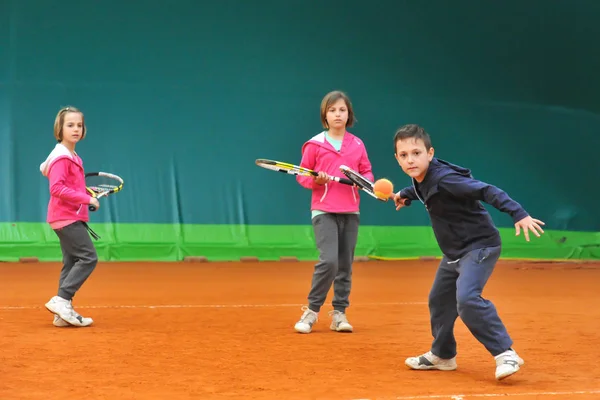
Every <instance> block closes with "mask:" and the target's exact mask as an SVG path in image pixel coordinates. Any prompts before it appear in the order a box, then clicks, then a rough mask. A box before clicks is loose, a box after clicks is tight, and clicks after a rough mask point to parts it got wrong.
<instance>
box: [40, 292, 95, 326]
mask: <svg viewBox="0 0 600 400" xmlns="http://www.w3.org/2000/svg"><path fill="white" fill-rule="evenodd" d="M46 308H47V309H48V311H50V312H51V313H53V314H56V315H58V316H59V317H60V318H61V319H62V320H64V321H65V322H67V323H69V324H71V325H73V326H90V325H91V324H92V323H93V322H94V321H93V320H92V319H91V318H83V317H82V316H81V315H79V314H78V313H77V312H75V310H73V306H72V305H71V302H70V301H69V300H66V299H63V298H62V297H59V296H54V297H52V298H51V299H50V301H49V302H47V303H46Z"/></svg>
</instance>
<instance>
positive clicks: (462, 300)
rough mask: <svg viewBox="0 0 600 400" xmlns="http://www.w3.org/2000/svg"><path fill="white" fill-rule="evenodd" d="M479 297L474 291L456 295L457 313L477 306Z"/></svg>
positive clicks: (461, 313) (462, 312)
mask: <svg viewBox="0 0 600 400" xmlns="http://www.w3.org/2000/svg"><path fill="white" fill-rule="evenodd" d="M480 301H481V299H480V297H479V295H477V294H476V293H461V294H459V295H458V296H457V297H456V310H457V311H458V314H459V315H461V316H462V315H463V314H464V313H465V312H469V311H470V310H474V309H476V308H478V307H479V303H480Z"/></svg>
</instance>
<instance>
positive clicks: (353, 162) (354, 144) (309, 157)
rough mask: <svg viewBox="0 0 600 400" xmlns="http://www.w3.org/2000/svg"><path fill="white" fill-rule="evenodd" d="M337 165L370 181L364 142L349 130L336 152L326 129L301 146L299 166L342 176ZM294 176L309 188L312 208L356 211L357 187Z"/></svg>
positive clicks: (358, 203) (357, 206) (336, 211)
mask: <svg viewBox="0 0 600 400" xmlns="http://www.w3.org/2000/svg"><path fill="white" fill-rule="evenodd" d="M340 165H346V166H348V167H350V168H352V169H353V170H355V171H357V172H358V173H359V174H361V175H363V176H364V177H365V178H367V179H369V180H371V181H372V180H373V179H374V177H373V173H372V171H371V162H370V161H369V157H368V156H367V149H366V148H365V145H364V143H363V142H362V140H360V139H359V138H358V137H356V136H354V135H353V134H351V133H350V132H346V134H345V135H344V140H343V141H342V147H341V149H340V152H339V153H338V152H337V151H336V150H335V149H334V148H333V146H332V145H331V144H330V143H329V142H327V140H326V139H325V132H321V133H319V134H318V135H316V136H314V137H313V138H311V139H310V140H309V141H308V142H306V143H304V145H303V146H302V161H301V162H300V166H301V167H304V168H309V169H312V170H313V171H317V172H320V171H324V172H326V173H327V174H328V175H332V176H338V177H340V178H345V175H344V174H343V173H342V171H340ZM296 180H297V181H298V183H300V184H301V185H302V186H304V187H305V188H307V189H312V199H311V210H320V211H325V212H331V213H346V212H357V211H359V206H360V195H359V193H358V190H359V189H357V188H355V187H354V186H350V185H345V184H343V183H339V182H335V181H330V182H328V183H327V184H325V185H318V184H316V183H315V182H314V180H313V178H312V177H309V176H296Z"/></svg>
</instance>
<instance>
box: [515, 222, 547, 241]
mask: <svg viewBox="0 0 600 400" xmlns="http://www.w3.org/2000/svg"><path fill="white" fill-rule="evenodd" d="M540 225H546V224H545V223H543V222H542V221H540V220H539V219H535V218H531V217H529V216H528V217H525V218H523V219H522V220H520V221H519V222H517V223H516V224H515V228H516V231H517V232H516V235H515V236H519V235H520V234H521V228H523V234H525V240H527V241H528V242H529V231H531V232H533V234H534V235H535V236H537V237H540V233H544V230H543V229H542V227H541V226H540Z"/></svg>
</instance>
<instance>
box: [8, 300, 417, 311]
mask: <svg viewBox="0 0 600 400" xmlns="http://www.w3.org/2000/svg"><path fill="white" fill-rule="evenodd" d="M304 305H306V304H288V303H282V304H156V305H150V304H131V305H126V304H115V305H87V306H86V305H77V306H76V307H77V308H78V309H79V308H86V309H98V308H103V309H107V308H125V309H127V308H129V309H131V308H133V309H135V308H146V309H168V308H171V309H177V308H282V307H302V306H304ZM421 305H427V302H424V301H404V302H392V303H359V304H353V305H352V307H382V306H421ZM42 308H45V307H44V306H43V305H38V306H0V311H15V310H17V311H18V310H37V309H42Z"/></svg>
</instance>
